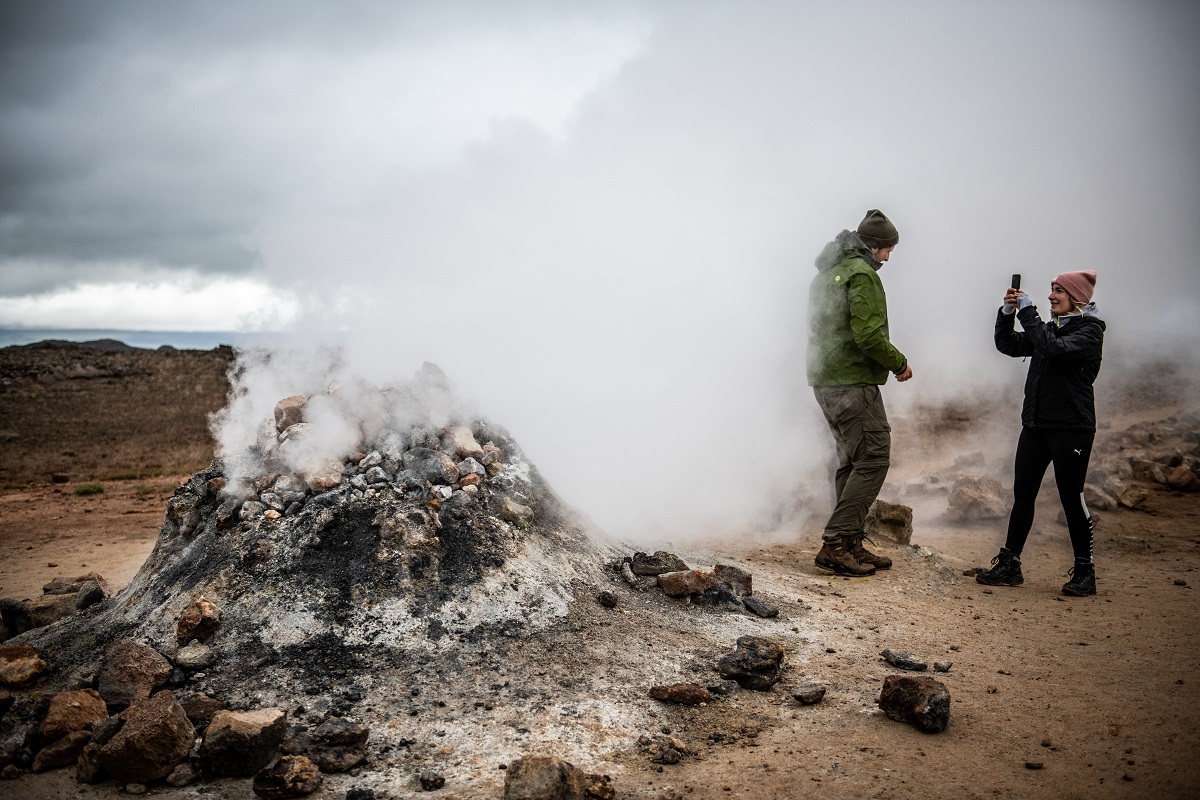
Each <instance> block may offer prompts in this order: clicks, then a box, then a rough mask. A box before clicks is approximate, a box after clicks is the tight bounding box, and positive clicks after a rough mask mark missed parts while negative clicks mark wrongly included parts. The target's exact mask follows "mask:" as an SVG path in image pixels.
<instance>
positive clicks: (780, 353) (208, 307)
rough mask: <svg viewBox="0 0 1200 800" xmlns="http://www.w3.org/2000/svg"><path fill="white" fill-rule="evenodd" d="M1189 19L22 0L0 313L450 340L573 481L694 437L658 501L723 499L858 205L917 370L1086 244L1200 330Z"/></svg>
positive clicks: (36, 318)
mask: <svg viewBox="0 0 1200 800" xmlns="http://www.w3.org/2000/svg"><path fill="white" fill-rule="evenodd" d="M1197 5H1198V4H1195V3H1190V2H1178V3H1175V2H1147V0H1128V1H1127V2H1121V1H1118V0H1038V1H1037V2H1019V1H1017V2H1002V3H963V2H956V1H954V2H952V1H950V0H946V1H945V2H937V1H935V0H912V1H911V2H799V0H796V1H794V2H776V3H771V2H752V1H748V2H703V0H694V1H690V2H637V3H635V2H629V3H622V2H603V3H600V2H596V3H570V2H509V3H500V2H476V3H470V2H460V3H454V2H446V3H442V2H439V3H421V4H417V3H401V2H339V3H332V2H330V3H311V2H295V1H289V2H282V1H281V2H262V1H261V0H260V1H254V0H251V1H249V2H238V3H233V2H228V3H213V2H206V3H200V2H192V3H188V2H180V3H159V2H149V1H148V0H147V1H145V2H117V1H116V0H107V1H106V2H102V3H100V2H97V3H85V2H47V1H46V0H36V1H33V0H31V1H29V2H23V1H20V0H6V2H4V3H3V4H0V59H2V60H0V143H2V144H0V326H2V325H25V326H37V327H103V328H117V329H119V328H150V329H153V328H159V329H168V330H181V329H185V330H186V329H197V330H198V329H207V330H229V329H231V328H238V329H254V328H259V329H264V328H265V329H276V330H278V329H283V330H289V331H292V333H290V334H289V337H290V340H291V341H292V342H293V343H302V342H314V343H324V344H328V343H332V342H339V343H342V344H344V345H345V346H346V347H347V348H348V351H349V353H350V354H351V355H350V358H351V360H352V361H354V362H356V363H358V364H359V365H360V368H361V370H362V371H363V372H364V373H367V374H369V375H371V376H372V377H375V378H377V379H380V380H384V379H387V378H389V377H391V376H394V375H396V374H401V373H405V374H406V373H408V372H411V370H412V369H413V368H415V367H416V366H417V365H419V364H420V362H421V361H422V360H425V359H429V360H433V361H437V362H438V363H440V364H442V366H443V367H444V368H446V370H447V372H448V373H450V375H451V377H452V378H455V379H456V380H457V381H458V382H459V384H460V386H461V387H462V388H463V389H464V391H466V392H468V393H469V394H470V395H471V396H473V397H476V398H478V399H479V401H480V403H481V405H482V406H483V408H484V410H485V411H486V412H488V413H490V414H491V415H492V416H494V417H495V418H496V419H497V420H498V421H500V422H501V423H507V424H509V425H510V426H512V427H513V428H514V429H515V430H514V432H516V433H518V434H519V437H518V438H521V437H522V435H523V436H524V437H525V438H523V439H522V440H523V441H526V442H527V446H530V448H531V449H532V450H534V451H535V455H539V456H540V457H542V458H544V459H545V461H546V462H547V463H549V464H551V465H552V469H551V471H552V472H554V473H555V474H556V475H558V476H562V481H563V482H565V483H568V484H571V486H570V488H571V489H572V490H573V491H574V492H576V494H575V495H573V494H571V492H565V493H566V494H567V496H568V497H574V496H576V495H577V494H581V493H585V492H586V491H587V489H586V485H593V486H594V485H596V484H598V483H599V482H602V481H601V479H600V477H598V476H599V475H600V474H601V473H604V472H609V473H611V472H612V471H614V470H618V469H620V466H619V465H618V464H616V463H615V462H614V461H613V460H611V459H608V460H605V459H601V460H600V461H598V462H595V463H592V462H589V461H588V460H587V459H586V458H585V457H584V456H583V455H581V453H582V452H584V449H586V448H587V447H597V446H603V445H605V444H607V443H613V442H617V443H620V444H622V445H627V446H628V447H629V448H630V452H631V453H635V452H638V447H639V446H640V445H649V444H650V443H653V444H654V448H653V452H654V453H656V454H659V455H660V456H661V454H663V453H664V452H667V453H670V457H669V459H668V460H667V461H666V462H664V463H663V464H662V465H661V466H660V468H659V469H655V470H652V471H650V472H648V473H647V475H646V477H645V478H642V479H641V484H642V486H641V489H640V491H641V495H640V496H639V500H638V503H636V505H637V508H638V513H639V514H641V513H642V511H643V509H644V506H645V505H646V503H647V502H649V500H650V498H652V497H653V496H654V494H655V492H658V493H659V496H661V497H662V498H664V499H665V500H666V501H667V502H666V505H667V506H668V507H669V506H670V504H671V501H672V499H674V498H679V497H684V496H689V497H690V495H688V494H687V492H689V491H690V492H692V493H693V494H697V493H699V494H704V495H706V496H710V497H711V496H712V495H713V494H714V492H713V491H712V487H710V486H704V485H703V480H701V479H700V478H699V477H698V476H697V475H696V474H695V473H694V472H693V471H692V470H694V469H695V465H696V464H698V463H700V462H701V461H702V460H704V459H714V458H724V459H728V460H730V461H731V462H739V461H740V462H749V463H753V464H756V465H760V466H762V471H763V474H765V475H769V476H777V475H778V474H779V471H780V469H782V465H781V464H773V465H772V466H770V467H768V466H767V462H768V461H770V456H769V453H770V452H771V449H772V447H773V446H774V445H772V443H773V442H778V435H779V430H780V427H779V426H781V425H786V424H787V413H788V412H787V410H786V407H788V406H789V404H790V403H791V401H792V400H793V399H794V398H795V396H796V395H795V391H799V390H797V389H796V387H795V386H794V385H792V384H795V383H796V381H797V379H798V380H799V381H800V383H802V381H803V364H802V349H801V348H802V345H803V307H804V302H805V294H806V291H807V284H808V282H809V280H810V279H811V276H812V274H813V272H812V271H813V267H812V260H813V258H814V256H815V254H816V253H817V252H818V251H819V250H820V248H821V246H822V245H823V244H824V243H825V242H826V241H828V240H829V239H831V238H832V237H833V235H834V234H836V233H837V232H838V231H839V230H841V229H842V228H846V227H850V228H853V227H854V226H855V225H856V224H857V222H858V220H859V219H860V218H861V217H862V216H863V213H864V212H865V211H866V210H867V209H868V208H881V209H883V210H884V211H885V212H886V213H887V214H888V215H889V216H890V217H891V218H892V219H893V220H894V221H895V223H896V224H897V226H898V227H899V229H900V233H901V244H900V246H899V247H898V248H897V249H896V252H895V254H894V255H893V258H892V261H891V262H889V264H888V265H887V266H886V267H885V269H884V272H883V273H882V275H883V279H884V282H885V285H886V286H887V291H888V297H889V302H890V305H891V309H892V318H893V320H892V332H893V338H894V340H895V341H896V343H897V345H898V346H899V347H900V348H901V349H902V350H904V351H905V353H906V354H907V355H908V356H909V359H910V361H911V363H912V365H913V368H914V372H915V373H916V378H915V379H914V381H913V382H912V383H909V384H906V385H905V387H892V388H891V389H890V390H889V391H890V392H891V393H892V394H893V395H897V396H899V395H900V393H903V392H910V395H911V396H915V395H916V393H919V392H928V391H931V389H933V388H936V387H942V386H946V385H953V384H964V383H968V384H969V383H970V382H972V381H974V380H975V379H976V378H977V376H979V375H980V374H985V375H987V376H989V377H991V378H992V379H999V380H1019V372H1020V370H1021V369H1022V367H1021V365H1019V364H1013V365H1008V364H1005V363H1001V361H998V360H997V356H996V354H995V352H994V349H993V348H992V345H991V324H992V315H993V314H994V311H995V308H996V307H997V305H998V304H999V300H1000V297H1001V295H1002V294H1003V290H1004V288H1005V287H1006V286H1007V284H1008V276H1009V274H1010V273H1012V272H1021V273H1023V274H1024V275H1025V287H1026V288H1027V289H1028V290H1029V291H1030V293H1031V294H1033V295H1034V297H1035V298H1036V299H1038V300H1039V301H1040V303H1041V305H1042V307H1043V308H1044V307H1045V305H1046V304H1045V301H1044V300H1042V298H1043V297H1044V295H1045V292H1046V291H1047V290H1048V287H1049V283H1050V280H1051V279H1052V278H1053V276H1054V275H1055V274H1057V273H1058V272H1061V271H1065V270H1071V269H1095V270H1096V271H1097V272H1098V273H1099V275H1100V278H1099V281H1098V286H1097V292H1096V299H1097V300H1098V302H1099V303H1100V305H1101V309H1102V311H1103V313H1104V315H1105V316H1106V318H1107V319H1108V320H1109V323H1110V336H1109V346H1110V348H1111V349H1112V350H1113V351H1114V352H1116V351H1119V350H1120V349H1121V348H1126V349H1130V348H1132V347H1133V346H1134V345H1137V346H1139V347H1146V348H1150V349H1152V350H1159V351H1161V350H1162V349H1164V348H1169V347H1174V346H1176V345H1178V344H1180V343H1181V342H1183V343H1188V342H1191V341H1192V340H1194V339H1195V337H1196V331H1197V325H1196V319H1197V318H1198V311H1200V270H1198V269H1197V267H1196V265H1195V264H1194V252H1195V248H1194V246H1193V245H1192V240H1193V239H1194V238H1195V234H1194V231H1195V228H1196V222H1197V220H1198V219H1200V152H1198V151H1200V146H1198V143H1200V99H1198V98H1200V91H1198V88H1200V48H1198V47H1197V46H1196V42H1197V41H1200V11H1198V10H1197ZM289 324H290V325H291V326H292V327H290V328H289V327H288V325H289ZM1010 372H1011V374H1010ZM272 385H274V384H272ZM789 387H790V388H789ZM789 392H791V393H789ZM635 400H636V403H635V405H636V404H638V403H640V404H641V405H638V407H637V409H635V411H637V412H645V413H631V414H630V415H629V416H628V417H627V416H623V415H621V414H619V413H617V411H619V410H627V409H628V406H629V405H630V404H631V403H634V401H635ZM808 400H811V398H808ZM781 406H782V407H785V408H783V409H782V410H781ZM597 420H607V422H605V423H604V424H599V423H597ZM731 421H738V422H737V424H733V423H732V422H731ZM742 422H744V423H745V427H744V428H742V429H739V428H738V427H737V425H740V424H742ZM564 442H566V443H569V444H570V445H571V446H568V444H565V443H564ZM530 443H532V444H530ZM662 457H665V456H662ZM629 458H630V459H635V460H640V459H643V458H644V456H643V455H637V456H635V455H632V454H631V455H630V456H629ZM572 459H575V461H576V462H577V463H574V462H572ZM744 466H745V463H743V467H744ZM626 468H631V467H630V466H629V465H627V466H626ZM738 469H740V470H741V474H743V475H748V474H752V473H753V472H754V470H746V469H743V468H741V467H739V468H738ZM728 471H729V472H731V473H732V472H735V471H737V470H735V468H734V467H733V466H732V465H731V466H729V467H728ZM710 477H711V478H712V479H715V480H718V481H720V480H724V479H725V477H726V476H725V474H724V473H721V472H718V473H716V474H714V475H713V476H710ZM739 480H741V481H743V483H738V482H736V481H735V482H734V483H730V484H727V491H728V492H730V493H731V494H736V493H738V492H745V491H749V490H750V489H751V488H752V487H750V486H749V485H744V484H745V483H746V482H749V481H750V480H751V479H750V478H741V479H739ZM765 482H766V480H765V479H764V480H763V481H760V482H759V483H765ZM685 487H687V488H685ZM605 491H607V492H608V494H607V495H606V496H605V497H604V498H603V500H604V502H605V503H607V504H608V505H609V506H611V505H612V504H613V503H614V502H615V498H616V497H617V496H618V495H620V496H626V497H630V496H632V495H631V494H630V492H631V490H630V487H629V483H628V481H626V482H624V483H622V482H616V481H614V482H611V485H606V488H605ZM635 494H636V493H635ZM659 510H660V511H663V509H659ZM664 513H665V515H667V516H669V513H670V512H669V508H668V509H667V510H666V511H665V512H664Z"/></svg>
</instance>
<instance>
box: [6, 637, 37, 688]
mask: <svg viewBox="0 0 1200 800" xmlns="http://www.w3.org/2000/svg"><path fill="white" fill-rule="evenodd" d="M45 671H46V661H45V659H43V658H42V654H41V653H40V652H38V650H37V649H36V648H34V647H33V646H32V645H29V644H26V643H24V642H19V643H17V644H6V645H3V646H0V685H4V686H12V687H16V686H24V685H26V684H29V683H32V682H33V681H34V680H35V679H37V677H38V676H39V675H41V674H42V673H43V672H45Z"/></svg>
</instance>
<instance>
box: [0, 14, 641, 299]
mask: <svg viewBox="0 0 1200 800" xmlns="http://www.w3.org/2000/svg"><path fill="white" fill-rule="evenodd" d="M618 13H620V12H618ZM547 18H548V19H550V20H552V21H558V22H560V23H562V22H564V21H565V22H566V23H570V21H571V20H573V19H576V18H578V19H580V20H586V18H587V13H586V12H584V11H579V10H578V9H577V8H575V7H574V6H572V5H565V6H563V5H551V4H546V3H517V4H504V8H503V9H501V8H498V7H497V5H496V4H490V3H460V4H436V5H435V4H418V3H407V4H405V3H385V2H356V3H337V4H332V3H315V2H255V3H157V2H103V3H79V2H40V1H38V2H25V1H24V0H19V1H18V2H7V3H4V4H2V5H0V59H2V62H0V63H2V64H3V69H0V141H3V142H4V145H3V148H2V149H0V258H4V259H7V260H9V261H10V262H12V261H20V262H23V263H41V264H46V263H48V262H54V263H56V264H57V265H58V266H57V267H55V268H49V267H42V268H38V269H36V270H35V271H34V272H33V273H32V274H29V275H26V276H24V277H23V278H20V279H17V278H14V277H13V275H12V274H11V270H12V269H17V268H18V267H11V268H10V269H8V270H6V271H9V272H10V275H9V276H8V278H6V279H5V280H4V281H3V282H2V285H0V292H3V293H5V294H11V293H13V292H14V291H17V290H20V291H27V290H28V289H29V288H30V287H31V286H37V287H40V288H42V289H48V288H51V287H53V286H54V285H55V283H54V281H57V280H58V279H60V278H61V277H62V275H63V273H64V271H66V272H71V273H73V274H75V276H76V278H77V279H79V278H85V277H95V276H94V275H93V274H92V273H93V272H94V271H95V265H101V264H106V263H113V262H121V261H125V262H142V263H146V264H149V265H151V266H155V265H158V266H167V267H192V268H199V269H201V270H211V271H218V272H227V273H239V272H245V271H246V270H248V269H250V268H251V266H252V264H253V260H254V250H253V246H252V245H248V244H247V242H246V236H247V235H248V234H249V233H250V232H251V231H252V229H253V228H254V226H255V225H256V224H258V223H259V222H260V221H261V220H263V219H264V218H270V217H272V216H275V215H278V214H286V213H291V212H293V211H294V210H296V209H304V208H311V207H346V206H353V205H355V204H367V203H369V202H370V194H371V191H372V189H373V183H374V181H376V180H378V176H379V175H380V174H386V173H387V172H389V171H391V170H395V169H397V168H412V167H413V166H414V164H415V163H417V162H419V161H420V160H421V159H422V158H423V157H426V154H425V153H422V152H420V146H421V145H424V144H425V143H426V140H429V139H434V140H435V139H437V138H438V135H439V132H438V130H437V129H438V128H439V127H443V126H446V125H447V124H448V123H447V120H445V119H439V118H437V117H436V115H432V118H431V120H430V121H429V123H428V126H427V127H428V129H429V130H427V131H424V130H422V129H423V127H425V126H424V123H423V121H422V120H421V119H420V118H421V116H422V115H424V114H426V113H428V112H427V109H422V108H421V107H419V105H418V104H416V103H412V106H413V107H412V108H411V109H410V110H409V111H408V113H409V117H410V118H409V119H407V120H405V119H402V118H401V111H403V109H397V110H391V111H390V112H388V113H391V114H392V117H390V118H389V119H387V120H386V121H385V122H386V124H387V125H391V126H392V127H393V128H396V129H398V130H399V131H400V132H401V133H404V132H405V131H407V133H408V135H409V137H410V138H411V139H413V140H415V142H416V145H414V144H413V143H412V142H407V141H405V140H404V138H403V136H398V137H397V140H396V142H395V146H394V148H393V149H392V151H391V152H388V151H386V150H384V149H383V148H380V147H378V146H376V144H375V143H372V144H371V145H370V146H363V145H362V141H361V140H362V138H363V137H364V136H366V135H370V132H369V131H364V130H363V129H364V128H365V127H367V126H370V125H372V124H373V123H376V122H377V120H374V119H370V118H367V119H363V118H362V117H361V116H359V115H361V114H362V113H363V112H364V111H365V113H366V114H368V115H370V114H372V113H384V112H383V111H380V110H372V109H370V108H369V99H368V98H367V95H369V94H371V93H372V92H375V93H376V94H377V95H378V103H379V104H381V105H384V106H386V105H387V104H389V103H394V104H396V105H402V104H404V103H406V102H411V101H412V99H413V96H414V94H416V95H419V94H420V93H421V92H423V91H425V92H428V94H429V95H430V97H429V100H430V101H431V102H433V103H436V102H437V101H438V100H446V101H447V102H450V103H453V102H454V98H453V97H444V98H439V97H437V96H436V95H437V92H438V85H439V81H440V80H442V79H443V76H442V75H439V74H424V75H422V74H414V73H415V71H417V70H420V69H422V68H424V67H427V66H429V65H428V64H425V63H423V62H421V61H420V60H419V58H420V54H421V53H422V52H424V51H427V50H428V49H429V48H431V47H432V48H437V47H439V46H444V47H446V48H448V49H450V50H453V47H454V46H455V43H456V42H461V41H463V40H464V38H469V37H471V36H472V35H478V36H481V37H482V36H487V37H492V38H493V39H495V38H501V39H502V38H504V37H509V38H519V37H521V36H525V35H528V34H529V32H530V31H533V32H534V33H535V34H536V32H537V30H538V28H539V26H542V25H543V22H544V20H545V19H547ZM486 56H487V53H486V52H485V53H484V57H486ZM406 58H408V59H409V60H408V61H405V60H404V59H406ZM398 66H399V67H400V68H404V67H408V68H409V69H410V73H409V74H394V75H389V74H388V72H389V70H391V71H396V72H399V71H400V70H399V69H398ZM489 66H490V65H488V64H487V63H475V64H472V63H466V62H463V61H460V63H458V64H454V65H451V68H450V69H448V70H446V72H447V73H450V72H453V71H454V70H455V69H457V70H458V71H460V72H470V71H471V70H486V69H488V68H489ZM435 68H436V65H435ZM356 70H357V71H358V73H359V74H357V75H356V74H354V73H355V71H356ZM452 77H453V79H456V80H458V82H459V83H460V84H461V83H463V82H465V81H466V80H467V78H464V77H462V76H461V75H457V76H452ZM356 92H358V93H361V96H358V95H356V94H355V93H356ZM449 93H450V91H449V89H448V90H447V94H449ZM347 98H352V99H353V100H354V101H355V102H351V101H350V100H347ZM339 102H342V103H345V105H344V106H339ZM364 106H366V108H365V109H364ZM452 121H453V120H451V122H452ZM456 135H457V136H463V135H465V136H467V137H468V138H469V137H470V136H471V135H478V131H475V130H467V131H466V132H465V134H464V133H463V132H458V133H455V132H453V131H448V132H446V133H445V138H446V139H447V140H449V141H451V142H454V141H455V136H456ZM406 150H409V151H410V152H405V151H406ZM414 151H415V152H414ZM438 155H439V156H441V157H443V158H445V157H446V153H439V154H438Z"/></svg>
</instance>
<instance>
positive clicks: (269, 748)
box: [199, 708, 287, 776]
mask: <svg viewBox="0 0 1200 800" xmlns="http://www.w3.org/2000/svg"><path fill="white" fill-rule="evenodd" d="M285 733H287V714H286V713H284V712H283V711H282V710H281V709H278V708H264V709H260V710H258V711H218V712H217V713H215V714H213V718H212V721H211V722H209V723H208V730H206V731H205V732H204V741H203V742H202V743H201V744H200V752H199V758H200V762H201V764H202V765H203V766H204V768H205V769H207V770H208V771H210V772H213V773H215V774H217V775H243V776H248V775H253V774H254V773H256V772H258V771H259V770H260V769H262V768H263V767H265V766H266V765H267V764H269V763H271V759H273V758H274V757H275V752H276V750H278V748H279V745H280V743H281V742H282V741H283V737H284V734H285Z"/></svg>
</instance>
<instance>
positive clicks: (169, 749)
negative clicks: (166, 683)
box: [97, 691, 196, 783]
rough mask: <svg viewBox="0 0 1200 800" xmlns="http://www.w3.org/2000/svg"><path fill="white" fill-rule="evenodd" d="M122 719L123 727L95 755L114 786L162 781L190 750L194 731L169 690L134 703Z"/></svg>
mask: <svg viewBox="0 0 1200 800" xmlns="http://www.w3.org/2000/svg"><path fill="white" fill-rule="evenodd" d="M121 716H122V718H123V719H124V720H125V724H123V725H122V726H121V729H120V730H119V731H117V733H116V734H115V735H114V736H113V737H112V738H111V739H109V740H108V742H107V743H106V744H104V745H103V746H102V747H101V748H100V752H99V754H98V756H97V757H98V759H99V761H100V764H101V765H102V766H103V767H104V769H105V770H107V771H108V773H109V774H110V775H111V776H112V777H113V779H114V780H115V781H116V782H117V783H149V782H151V781H156V780H159V779H161V778H165V777H167V776H168V775H170V774H171V771H172V770H174V769H175V767H176V766H178V765H179V764H180V763H182V762H183V760H184V759H185V758H187V756H188V753H189V752H190V751H191V749H192V743H193V739H194V738H195V735H196V731H195V729H194V728H193V727H192V723H191V722H189V721H188V718H187V715H186V714H184V713H183V708H182V707H181V706H180V705H179V701H178V700H176V699H175V695H174V694H172V693H171V692H169V691H162V692H158V693H156V694H155V695H154V696H152V697H149V698H146V699H140V700H135V701H134V702H133V703H132V704H131V705H130V706H129V708H128V709H126V710H125V712H124V713H123V714H122V715H121Z"/></svg>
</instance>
